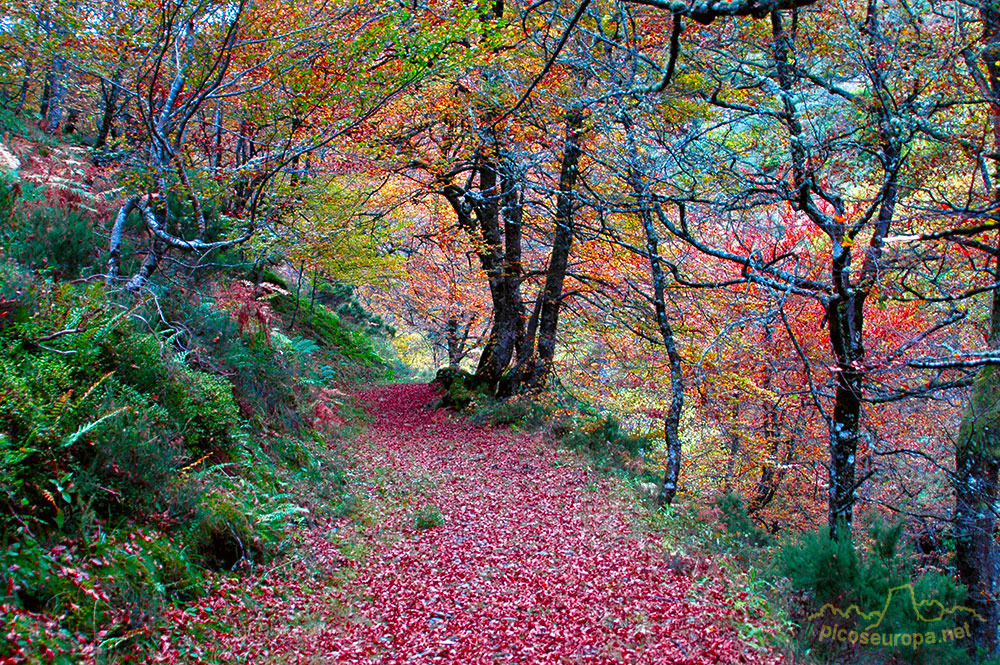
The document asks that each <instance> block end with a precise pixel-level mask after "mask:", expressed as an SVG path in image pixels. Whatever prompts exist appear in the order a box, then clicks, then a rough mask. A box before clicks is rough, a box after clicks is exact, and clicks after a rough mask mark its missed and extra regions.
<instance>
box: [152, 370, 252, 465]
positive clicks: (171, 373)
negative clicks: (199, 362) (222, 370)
mask: <svg viewBox="0 0 1000 665" xmlns="http://www.w3.org/2000/svg"><path fill="white" fill-rule="evenodd" d="M162 390H163V400H164V405H165V406H166V408H167V410H168V411H169V412H170V414H171V417H172V418H173V419H174V421H175V422H176V424H177V426H178V429H179V430H180V432H181V433H182V435H183V436H184V438H185V443H186V446H187V448H188V450H190V451H191V452H192V453H194V454H195V455H198V456H201V455H206V454H209V453H213V452H221V453H228V452H230V451H231V450H232V449H233V448H234V447H236V445H237V444H238V443H239V442H240V441H241V440H242V439H243V438H244V436H245V432H244V431H243V423H242V421H241V420H240V414H239V410H238V409H237V408H236V402H235V401H234V400H233V389H232V385H231V384H230V383H229V382H228V381H226V380H225V379H223V378H221V377H218V376H214V375H211V374H206V373H205V372H199V371H197V370H192V369H189V368H187V367H184V366H183V365H180V364H178V363H172V364H171V365H169V366H168V370H167V377H166V381H165V384H164V385H163V386H162Z"/></svg>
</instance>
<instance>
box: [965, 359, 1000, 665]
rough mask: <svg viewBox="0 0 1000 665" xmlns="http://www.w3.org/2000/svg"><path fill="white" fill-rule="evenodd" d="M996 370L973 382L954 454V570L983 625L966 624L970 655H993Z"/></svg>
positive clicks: (999, 451)
mask: <svg viewBox="0 0 1000 665" xmlns="http://www.w3.org/2000/svg"><path fill="white" fill-rule="evenodd" d="M998 428H1000V368H997V367H993V366H990V367H985V368H983V369H982V370H980V372H979V374H978V376H977V377H976V382H975V386H974V388H973V390H972V397H971V399H970V400H969V403H968V405H967V406H966V408H965V413H964V415H963V418H962V428H961V430H960V431H959V436H958V443H957V446H956V449H955V522H954V526H955V567H956V568H957V569H958V574H959V577H960V578H961V580H962V583H963V584H965V586H966V587H967V588H968V594H969V595H968V598H967V599H966V602H965V604H966V605H967V606H968V607H970V608H972V609H974V610H975V611H976V613H977V614H979V616H980V617H982V618H983V621H972V622H971V623H970V624H969V627H970V628H971V629H972V635H971V637H970V640H969V642H970V645H969V646H970V650H971V651H973V652H977V651H983V652H985V654H986V655H988V656H992V655H995V654H996V653H997V650H998V642H1000V641H998V633H997V626H998V625H1000V602H998V597H997V595H998V594H997V591H998V590H997V569H998V563H1000V556H998V551H997V542H996V537H995V533H996V529H997V499H998V496H997V471H998V469H1000V436H998Z"/></svg>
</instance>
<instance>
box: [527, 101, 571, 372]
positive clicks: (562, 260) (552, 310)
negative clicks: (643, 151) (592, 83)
mask: <svg viewBox="0 0 1000 665" xmlns="http://www.w3.org/2000/svg"><path fill="white" fill-rule="evenodd" d="M582 133H583V113H582V111H581V110H580V109H577V108H572V109H570V110H569V112H568V113H567V114H566V144H565V148H564V150H563V158H562V168H561V172H560V174H559V195H558V197H557V199H556V219H555V227H556V228H555V236H554V238H553V241H552V254H551V256H550V258H549V267H548V270H547V271H546V273H545V285H544V286H543V287H542V292H541V294H540V295H539V298H541V307H540V309H539V315H538V333H537V334H538V338H537V347H536V352H535V361H534V366H533V367H532V370H531V375H530V376H529V377H528V383H527V386H526V388H527V389H528V390H532V391H537V390H542V389H543V388H544V387H545V384H546V382H547V381H548V378H549V374H551V372H552V364H553V361H554V359H555V351H556V331H557V329H558V326H559V311H560V308H561V307H562V291H563V283H564V282H565V280H566V272H567V270H568V268H569V255H570V252H571V251H572V248H573V235H574V229H573V208H574V196H573V190H574V188H575V187H576V180H577V175H578V174H579V164H580V153H581V148H580V137H581V135H582Z"/></svg>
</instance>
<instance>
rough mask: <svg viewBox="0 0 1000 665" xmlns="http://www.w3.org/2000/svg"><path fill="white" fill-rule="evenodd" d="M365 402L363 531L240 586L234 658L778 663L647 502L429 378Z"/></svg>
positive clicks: (353, 452) (316, 539) (222, 642)
mask: <svg viewBox="0 0 1000 665" xmlns="http://www.w3.org/2000/svg"><path fill="white" fill-rule="evenodd" d="M360 397H361V401H362V402H363V403H364V404H365V405H366V408H367V410H368V412H369V413H370V414H371V417H372V419H373V420H372V423H371V425H370V426H369V427H368V429H367V430H366V431H365V432H364V433H363V434H362V435H361V436H360V437H359V438H358V439H356V440H354V441H352V442H351V443H350V450H349V451H347V452H346V453H345V458H346V463H347V466H348V472H349V473H350V474H351V475H352V476H353V477H354V478H357V479H363V478H368V479H372V480H371V481H370V483H369V484H368V485H367V486H363V487H356V488H355V492H358V493H360V495H362V497H363V498H362V499H361V502H362V505H360V506H359V507H357V508H356V511H355V515H354V518H353V519H352V520H351V522H350V524H348V523H347V521H346V520H345V521H344V522H342V523H339V524H338V525H321V526H319V527H317V528H316V529H314V530H313V532H312V533H310V537H309V544H308V548H309V549H310V552H311V555H312V557H314V558H315V559H314V560H313V561H312V562H311V565H312V567H313V569H314V570H318V571H320V572H319V573H314V575H313V577H312V579H311V580H306V581H302V582H300V583H295V582H292V581H289V580H288V579H287V578H286V579H284V580H283V581H281V582H280V583H279V581H277V580H274V579H272V580H263V581H261V583H260V584H258V585H256V586H255V588H254V590H253V591H252V592H250V595H249V596H247V595H242V596H241V595H240V594H238V593H236V590H235V589H231V590H230V592H229V599H230V600H229V601H228V604H229V605H232V600H233V599H237V598H239V601H238V602H239V604H240V605H241V606H242V608H243V609H241V611H240V613H239V622H240V624H241V628H240V630H238V631H236V632H235V633H231V634H223V633H220V634H219V635H218V636H217V639H218V643H217V645H216V647H217V648H219V649H222V653H223V654H229V655H231V656H232V657H233V659H234V660H238V661H240V662H243V661H244V660H245V662H252V663H267V662H274V663H278V662H282V663H284V662H301V663H345V664H346V663H383V664H385V665H392V664H396V663H455V664H463V665H472V664H475V663H524V664H541V663H650V664H652V663H657V664H661V665H662V664H670V663H676V664H695V663H725V664H732V663H777V662H781V657H780V656H778V655H775V654H768V653H762V652H761V651H760V650H755V649H753V648H751V647H749V646H748V645H746V644H745V643H743V642H742V641H741V640H740V638H739V635H738V632H737V630H736V628H735V626H736V625H738V624H740V623H747V622H753V620H754V617H752V616H749V615H748V614H747V612H746V611H745V610H743V609H738V607H737V606H736V605H734V601H735V600H736V599H737V598H738V597H739V594H733V593H731V592H730V593H727V592H726V591H724V589H723V586H722V585H720V584H716V583H715V582H705V581H702V582H700V583H698V582H696V581H695V580H696V578H704V577H706V576H710V573H708V572H707V569H706V570H698V569H697V566H696V568H695V570H693V571H691V570H687V569H685V567H683V566H676V565H673V566H672V565H669V563H668V561H667V559H666V558H665V555H664V550H663V547H662V545H661V544H660V543H659V542H658V540H657V539H656V538H655V537H653V536H652V535H649V534H648V533H646V532H645V531H644V530H643V529H642V528H640V527H639V526H638V524H640V523H641V521H640V519H639V518H640V516H639V515H638V513H637V512H636V509H635V508H634V503H632V502H630V500H629V499H628V497H627V496H626V494H625V493H624V492H623V491H622V490H621V488H620V487H618V488H617V489H616V487H615V484H614V482H613V481H611V480H609V479H607V478H604V477H602V476H599V475H597V474H595V473H594V472H593V471H591V470H589V469H588V467H587V464H586V463H585V461H583V460H582V459H580V458H579V457H578V456H576V455H574V454H571V453H568V452H566V451H559V450H556V449H555V448H553V447H552V446H551V445H549V444H545V443H543V442H541V441H540V440H539V439H538V438H537V437H532V436H529V435H524V434H518V433H514V432H510V431H504V430H497V429H492V428H487V427H479V426H471V425H469V424H467V423H464V422H463V421H462V420H461V419H459V418H457V417H455V416H454V415H452V414H449V413H446V412H443V411H434V410H431V409H430V408H429V407H428V405H429V404H430V403H431V402H432V401H433V399H434V393H433V390H432V389H431V388H430V387H429V386H426V385H414V384H400V385H392V386H386V387H380V388H377V389H372V390H369V391H367V392H365V393H363V394H362V395H361V396H360ZM428 506H434V507H436V508H437V511H439V515H440V520H439V519H438V515H437V513H436V512H435V511H434V510H433V509H431V510H428V508H427V507H428ZM415 514H416V515H423V516H424V522H425V523H424V524H422V525H421V526H423V527H425V528H422V529H420V528H417V525H416V521H415V518H414V515H415ZM428 522H430V523H436V524H437V525H436V526H430V527H429V528H427V527H428ZM352 553H353V554H357V553H360V555H358V556H353V555H352ZM679 568H680V570H678V569H679ZM326 576H328V578H327V577H326ZM293 579H294V578H293ZM225 595H226V594H225V593H223V594H222V596H225ZM222 596H220V597H222ZM744 597H745V596H744ZM226 604H227V602H219V603H217V607H216V609H215V611H219V609H220V608H223V607H225V605H226ZM165 654H166V652H164V655H165Z"/></svg>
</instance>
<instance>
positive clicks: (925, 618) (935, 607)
mask: <svg viewBox="0 0 1000 665" xmlns="http://www.w3.org/2000/svg"><path fill="white" fill-rule="evenodd" d="M893 603H903V604H904V605H905V604H906V603H909V608H908V609H909V610H910V611H911V612H912V615H913V616H914V617H916V619H917V620H918V621H922V622H924V623H934V622H937V621H941V620H943V619H947V618H954V619H956V620H957V619H958V618H964V619H969V618H976V619H979V620H980V621H985V619H983V617H981V616H980V615H979V614H978V613H977V612H976V611H975V610H973V609H972V608H971V607H966V606H965V605H954V606H952V607H951V608H945V606H944V605H942V604H941V602H939V601H937V600H922V601H919V602H917V597H916V594H915V593H914V592H913V585H912V584H902V585H900V586H896V587H892V588H891V589H889V593H888V595H887V596H886V599H885V604H884V605H883V606H882V609H880V610H872V611H871V612H865V611H863V610H862V609H861V608H859V607H858V606H857V605H851V606H850V607H848V608H847V609H846V610H842V609H840V608H838V607H835V606H834V605H833V604H832V603H826V604H825V605H823V607H821V608H820V609H819V611H818V612H816V613H814V614H811V615H809V619H811V620H815V619H823V618H826V617H834V618H838V619H844V620H847V621H852V620H853V621H857V623H858V624H859V625H863V626H864V628H863V629H862V630H864V631H866V632H868V631H875V630H877V629H878V628H880V627H881V626H882V622H883V621H884V620H885V617H886V614H887V613H888V612H889V609H890V608H891V607H892V606H893Z"/></svg>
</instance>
